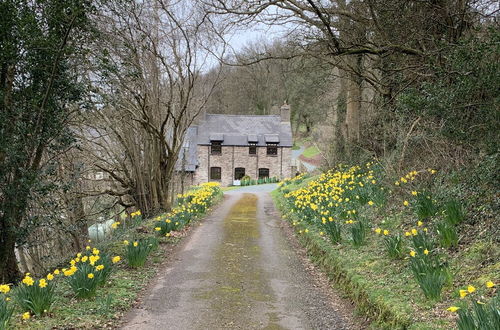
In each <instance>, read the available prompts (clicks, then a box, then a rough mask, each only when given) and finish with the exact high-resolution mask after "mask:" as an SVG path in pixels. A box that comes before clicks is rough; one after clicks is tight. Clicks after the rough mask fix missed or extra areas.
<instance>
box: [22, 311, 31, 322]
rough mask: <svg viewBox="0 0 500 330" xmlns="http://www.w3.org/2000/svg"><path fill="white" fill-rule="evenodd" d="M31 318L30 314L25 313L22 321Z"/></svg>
mask: <svg viewBox="0 0 500 330" xmlns="http://www.w3.org/2000/svg"><path fill="white" fill-rule="evenodd" d="M30 317H31V314H30V312H26V313H24V314H23V315H22V319H23V320H29V318H30Z"/></svg>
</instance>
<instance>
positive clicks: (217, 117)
mask: <svg viewBox="0 0 500 330" xmlns="http://www.w3.org/2000/svg"><path fill="white" fill-rule="evenodd" d="M211 137H212V138H218V139H220V138H221V137H222V138H223V140H222V145H223V146H224V145H225V146H248V144H249V141H252V140H256V141H257V146H266V145H267V143H266V142H269V143H278V146H282V147H291V146H292V145H293V140H292V128H291V126H290V122H281V117H280V116H275V115H271V116H250V115H222V114H207V115H206V117H205V120H204V121H203V122H202V123H201V124H200V125H199V126H198V137H197V144H198V145H209V144H210V138H211Z"/></svg>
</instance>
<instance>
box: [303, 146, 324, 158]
mask: <svg viewBox="0 0 500 330" xmlns="http://www.w3.org/2000/svg"><path fill="white" fill-rule="evenodd" d="M320 152H321V151H320V150H319V149H318V147H316V146H310V147H307V148H306V150H304V152H303V153H302V155H303V156H304V157H307V158H312V157H314V156H316V155H319V153H320Z"/></svg>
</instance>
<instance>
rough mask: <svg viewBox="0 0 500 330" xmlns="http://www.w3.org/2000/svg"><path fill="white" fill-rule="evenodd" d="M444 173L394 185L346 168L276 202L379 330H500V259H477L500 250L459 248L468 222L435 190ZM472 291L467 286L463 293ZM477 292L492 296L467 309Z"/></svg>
mask: <svg viewBox="0 0 500 330" xmlns="http://www.w3.org/2000/svg"><path fill="white" fill-rule="evenodd" d="M437 175H438V172H437V171H436V170H434V169H422V170H413V171H410V172H408V173H407V174H405V175H403V176H401V177H400V178H398V179H397V180H394V179H392V180H391V179H390V177H388V175H387V174H386V173H385V171H384V170H383V169H382V168H381V167H379V166H377V165H375V164H374V163H371V162H370V163H367V164H365V165H364V166H345V165H344V166H343V165H340V166H338V167H337V168H336V169H333V170H330V171H328V172H325V173H323V174H321V175H319V176H316V177H314V178H312V179H311V180H307V181H305V182H304V180H303V178H302V177H300V176H299V177H297V179H293V178H292V179H287V180H284V181H283V182H282V183H281V184H280V185H279V188H278V191H277V192H276V194H275V199H276V201H277V203H278V204H279V205H281V208H282V212H283V213H284V217H285V218H286V219H290V221H291V223H292V225H293V226H294V227H295V228H296V232H297V233H298V235H299V239H300V240H301V241H302V242H303V243H304V244H305V245H306V247H308V248H309V249H311V251H314V252H315V253H313V254H312V256H313V257H312V258H313V260H315V258H316V260H317V262H318V263H319V264H320V265H323V266H324V267H327V270H328V271H329V272H330V271H331V272H333V274H335V275H332V276H333V278H334V279H335V280H336V281H337V282H338V283H339V284H340V285H341V286H343V287H344V288H345V289H346V291H348V292H349V293H350V294H352V295H353V296H354V297H356V298H355V299H356V300H357V301H356V302H357V304H358V305H359V306H360V308H361V309H363V308H366V309H367V310H366V312H368V313H373V314H374V315H378V316H377V317H376V318H375V321H376V322H378V323H379V325H381V326H389V327H408V328H411V329H427V328H432V329H447V328H451V327H460V328H461V329H466V328H467V326H465V327H464V326H462V325H460V324H469V325H470V324H475V327H469V329H487V328H491V325H492V324H494V325H495V326H496V327H498V326H499V324H500V323H499V321H498V318H495V317H494V316H495V315H500V311H499V310H498V303H497V302H495V301H496V299H497V298H495V297H496V296H497V294H496V286H495V280H498V278H497V277H498V271H497V270H495V269H498V268H496V267H498V259H497V260H496V263H495V260H494V259H493V260H492V261H490V262H485V258H484V257H480V256H479V255H478V254H477V252H476V251H475V249H478V248H479V246H485V247H486V246H488V248H489V249H490V251H489V252H488V253H491V254H492V255H493V256H494V255H498V246H496V245H495V244H494V242H491V243H487V242H486V243H481V245H479V244H480V243H479V242H477V243H476V244H478V245H477V247H475V246H474V245H473V246H464V245H461V240H462V238H463V237H465V236H466V235H467V233H466V232H465V230H466V228H468V227H465V222H466V219H467V215H466V214H465V212H464V208H463V207H462V205H461V202H459V201H458V200H457V199H456V197H450V195H449V194H446V193H443V191H440V190H439V189H438V188H436V187H439V184H440V182H441V181H440V180H443V179H440V180H438V179H436V177H437ZM332 224H334V225H332ZM363 228H366V230H363ZM332 229H333V230H332ZM370 232H371V234H370ZM363 233H366V235H365V236H363ZM319 251H321V252H319ZM381 251H383V253H381ZM325 260H329V261H328V262H327V261H325ZM486 260H489V258H488V259H486ZM327 264H329V265H330V266H325V265H327ZM328 267H330V268H328ZM471 282H472V283H473V284H471ZM464 283H466V284H467V288H466V289H458V287H459V286H461V285H463V284H464ZM475 287H480V288H484V289H485V290H478V291H481V293H480V295H478V296H477V297H478V299H475V300H472V299H470V300H471V301H470V303H468V304H465V302H464V300H463V298H464V297H465V296H466V295H467V294H469V295H470V294H471V292H476V291H475V290H476V289H475ZM469 289H470V291H468V290H469ZM457 300H458V302H457ZM455 305H457V306H455ZM478 305H479V306H478ZM492 322H496V323H492Z"/></svg>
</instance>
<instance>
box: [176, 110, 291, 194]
mask: <svg viewBox="0 0 500 330" xmlns="http://www.w3.org/2000/svg"><path fill="white" fill-rule="evenodd" d="M292 145H293V140H292V129H291V125H290V106H289V105H286V104H285V105H283V106H282V107H281V109H280V114H279V115H266V116H256V115H223V114H206V115H205V117H204V118H203V120H202V121H201V122H200V123H199V125H197V126H191V127H190V128H189V129H188V131H187V133H186V138H185V142H184V148H183V150H182V151H181V156H180V159H179V162H178V171H179V172H180V173H183V175H185V176H187V178H188V180H186V181H190V182H189V184H200V183H203V182H208V181H218V182H220V183H221V185H223V186H229V185H232V184H233V183H234V181H235V180H240V179H241V178H242V177H244V176H249V177H250V178H252V179H259V178H266V177H269V178H271V177H277V178H285V177H290V176H291V175H292V166H291V165H292V164H291V161H292V159H291V158H292Z"/></svg>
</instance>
